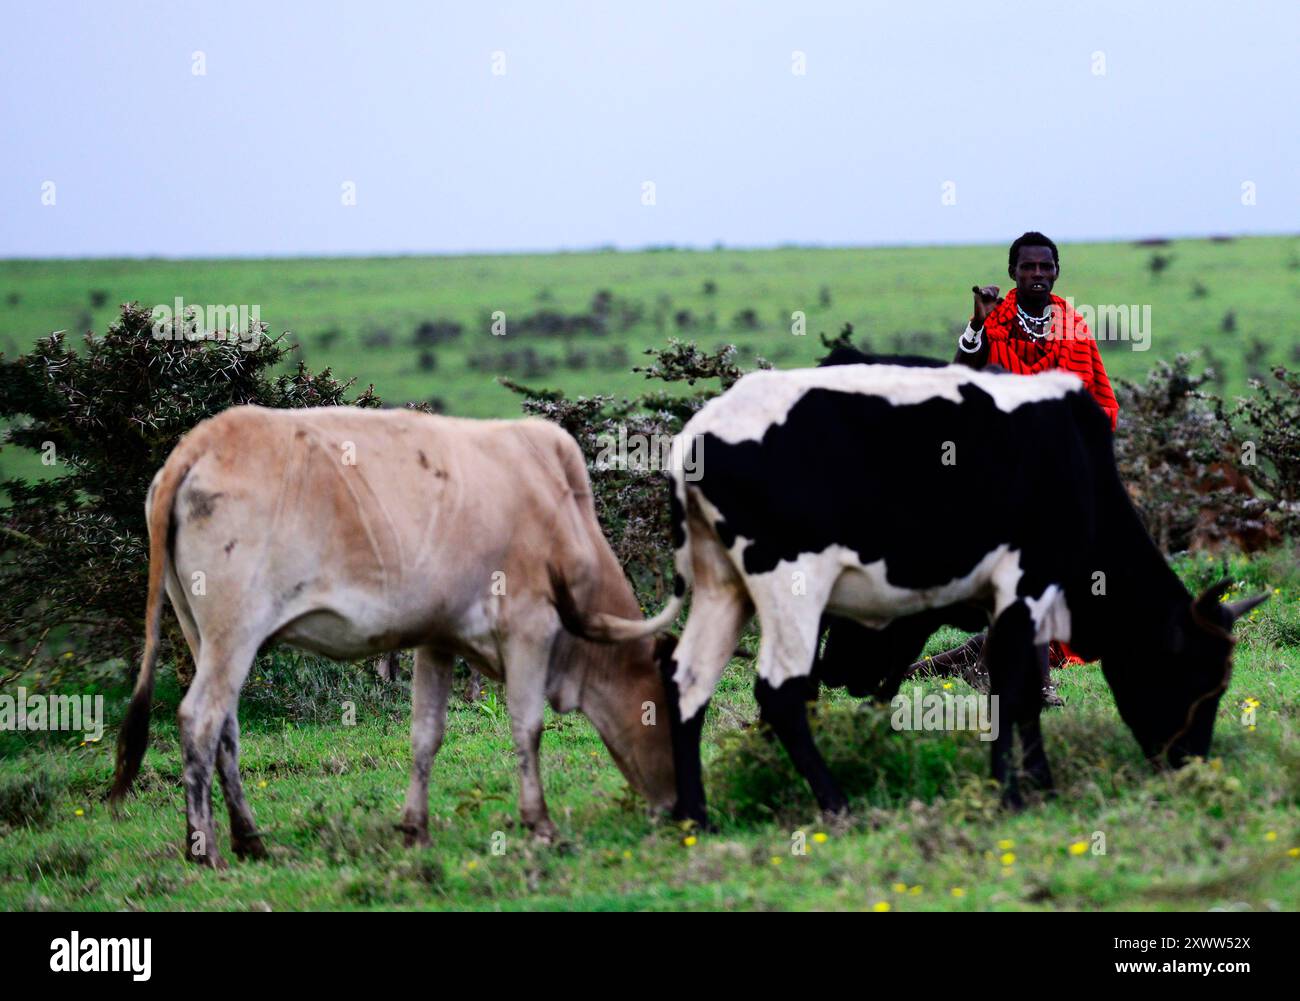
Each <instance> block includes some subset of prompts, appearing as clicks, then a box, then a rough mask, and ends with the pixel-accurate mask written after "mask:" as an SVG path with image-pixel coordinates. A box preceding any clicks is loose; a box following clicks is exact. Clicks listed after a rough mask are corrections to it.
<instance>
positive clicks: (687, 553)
mask: <svg viewBox="0 0 1300 1001" xmlns="http://www.w3.org/2000/svg"><path fill="white" fill-rule="evenodd" d="M691 449H694V450H695V451H694V454H693V455H692V456H690V458H689V461H683V460H684V459H686V458H687V455H688V450H691ZM673 456H674V462H673V471H672V478H673V482H672V490H671V505H672V521H673V534H674V546H675V550H676V551H675V560H676V569H677V574H678V580H677V581H676V586H675V589H674V590H675V594H674V597H673V599H672V601H671V602H670V603H669V605H668V606H667V607H666V608H665V609H664V610H663V612H661V613H660V614H659V615H658V616H656V617H654V618H653V619H649V620H646V621H644V622H633V621H629V620H626V619H621V618H618V617H616V616H611V615H608V614H585V613H583V612H582V611H581V610H580V609H578V608H577V607H575V606H574V604H573V602H572V600H571V598H569V596H568V594H567V591H566V590H565V588H564V582H563V581H561V580H555V581H554V583H555V584H556V585H557V586H556V592H557V605H558V606H559V608H560V612H561V618H562V620H563V621H564V622H565V625H566V627H567V628H569V629H570V630H571V631H574V632H576V633H578V634H579V635H582V636H585V637H587V638H589V639H596V640H604V641H621V640H626V639H632V638H635V637H638V636H644V635H646V634H648V633H651V632H655V631H660V630H663V629H665V628H667V627H668V626H670V625H671V624H672V622H673V621H674V620H675V618H676V616H677V614H678V612H679V611H680V609H681V607H682V603H683V598H684V596H685V592H686V588H687V587H688V586H693V588H694V597H693V603H692V607H691V611H690V615H689V617H688V620H687V623H686V627H685V629H684V631H683V633H682V637H681V640H680V642H679V643H678V645H677V648H676V651H675V654H674V655H673V657H672V661H671V663H670V664H669V665H668V666H667V667H666V674H667V675H668V680H669V682H670V683H669V684H668V686H667V688H668V695H669V699H670V702H672V703H673V705H672V706H671V709H672V712H671V714H670V715H671V720H672V724H673V745H674V754H675V761H676V775H677V783H678V799H677V806H676V812H677V815H679V816H681V817H684V818H689V819H693V820H696V821H698V822H701V823H703V822H705V819H706V814H705V798H704V790H703V784H702V782H701V778H700V758H699V737H700V729H701V724H702V718H703V710H704V708H705V707H706V705H707V704H708V701H709V699H710V697H711V696H712V694H713V690H714V687H715V685H716V684H717V681H718V678H719V676H720V675H721V673H722V670H723V669H724V668H725V666H726V664H727V662H728V660H729V659H730V657H731V655H732V651H733V650H734V649H735V645H736V640H737V638H738V636H739V635H740V632H741V630H742V628H743V627H744V626H745V624H746V623H747V622H748V620H749V619H750V617H751V616H752V615H753V614H754V612H755V611H756V612H757V614H758V617H759V620H760V625H761V631H762V638H761V641H760V646H759V652H758V658H757V665H756V666H757V671H758V676H759V683H758V688H757V691H758V696H759V702H760V706H761V708H762V712H763V716H764V718H765V719H766V720H767V721H768V722H769V723H770V724H771V725H772V726H773V728H774V729H775V731H776V733H777V735H778V736H779V738H780V739H781V741H782V743H783V744H784V745H785V747H786V749H787V751H788V752H789V754H790V756H791V759H792V760H793V762H794V764H795V765H796V767H797V768H798V770H799V771H800V773H801V774H803V775H804V777H805V778H806V779H807V780H808V782H809V784H810V785H811V787H812V789H813V792H814V794H815V795H816V797H817V799H818V802H819V804H820V806H821V807H822V808H823V809H824V810H827V811H840V810H843V809H844V807H845V798H844V796H843V794H842V793H841V792H840V790H839V789H838V787H837V786H836V784H835V782H834V780H833V779H832V777H831V775H830V773H829V771H828V770H827V768H826V765H825V763H824V761H823V760H822V758H821V756H820V755H819V754H818V752H817V749H816V747H815V746H814V745H813V742H812V738H811V735H810V732H809V729H808V722H807V717H806V711H805V698H806V697H807V696H809V695H810V694H813V693H814V692H815V688H812V689H811V691H810V685H815V683H816V681H817V680H818V679H817V678H816V677H815V676H813V671H814V665H815V663H817V658H816V654H817V646H818V638H819V635H820V632H821V628H820V626H821V622H822V617H823V614H826V615H829V616H832V617H834V618H842V619H847V620H850V621H852V622H854V623H856V624H858V625H859V626H861V627H864V628H862V629H860V630H857V631H856V632H855V633H854V634H853V637H854V643H855V644H856V647H855V649H854V650H853V651H852V653H853V655H854V656H853V657H847V656H836V649H835V643H836V636H835V633H834V630H832V635H831V637H830V642H829V644H828V648H827V651H826V654H825V655H824V656H823V658H822V660H821V661H820V662H819V668H820V669H819V673H820V675H821V678H820V680H822V681H825V682H826V683H828V684H847V685H849V686H850V688H851V690H854V691H858V692H859V693H860V694H869V693H870V694H878V695H882V696H885V697H887V696H888V695H889V694H892V691H891V689H896V688H897V683H898V681H897V678H901V672H902V671H903V670H904V669H905V668H906V666H907V665H908V664H909V663H910V662H911V661H912V660H913V659H914V658H915V656H916V654H917V653H918V652H919V651H920V649H921V647H922V645H923V644H924V642H925V640H926V638H927V637H928V636H929V635H930V633H931V632H932V631H933V630H934V629H935V628H936V627H937V626H938V625H940V624H942V623H944V622H953V623H955V624H957V625H961V626H963V627H965V628H968V629H976V628H980V627H982V626H983V625H985V624H988V623H991V630H990V635H989V641H988V649H987V656H988V660H989V673H990V681H991V690H992V694H994V695H997V696H998V697H999V710H1000V724H1001V725H1000V727H999V733H998V736H997V738H996V739H995V740H994V741H993V742H992V751H993V775H994V777H995V778H996V779H997V780H999V781H1000V782H1002V783H1003V786H1004V790H1005V795H1006V799H1007V801H1008V802H1009V803H1010V804H1011V805H1013V806H1014V805H1019V803H1020V802H1021V800H1020V794H1019V790H1018V788H1017V783H1016V777H1015V772H1014V770H1012V769H1011V768H1010V767H1009V764H1010V753H1009V752H1010V751H1011V748H1012V741H1013V732H1014V731H1018V732H1019V733H1020V737H1021V744H1022V751H1023V754H1024V763H1025V770H1026V773H1027V776H1028V778H1029V779H1030V781H1032V782H1033V783H1034V784H1035V785H1037V786H1039V787H1041V788H1044V789H1049V788H1050V787H1051V782H1052V779H1051V773H1050V770H1049V768H1048V763H1047V759H1046V756H1045V755H1044V753H1043V747H1042V740H1041V736H1040V731H1039V720H1038V716H1039V710H1040V697H1039V672H1038V667H1037V662H1036V658H1035V655H1034V648H1035V646H1036V645H1041V644H1044V643H1047V642H1049V641H1050V640H1053V639H1057V640H1065V641H1068V642H1069V643H1070V645H1071V646H1072V647H1073V648H1074V649H1075V650H1076V651H1077V652H1079V653H1080V654H1081V655H1082V656H1084V657H1086V658H1089V659H1095V658H1101V659H1102V669H1103V672H1104V674H1105V676H1106V679H1107V682H1108V683H1109V685H1110V687H1111V690H1112V692H1113V693H1114V696H1115V700H1116V704H1117V705H1118V708H1119V712H1120V715H1121V716H1122V717H1123V719H1124V721H1125V722H1126V723H1127V724H1128V726H1129V728H1130V729H1131V730H1132V732H1133V734H1134V736H1135V737H1136V738H1137V740H1138V742H1139V743H1140V745H1141V746H1142V748H1143V750H1144V751H1145V753H1146V754H1147V755H1148V756H1149V757H1150V758H1151V759H1153V760H1155V761H1160V762H1166V761H1167V762H1169V763H1171V764H1174V765H1178V764H1181V763H1182V761H1183V760H1184V759H1185V758H1186V757H1187V756H1189V755H1205V754H1206V753H1207V752H1208V750H1209V746H1210V738H1211V733H1212V729H1213V723H1214V716H1215V712H1216V709H1217V706H1218V701H1219V697H1220V696H1221V695H1222V693H1223V692H1224V690H1225V689H1226V688H1227V685H1228V681H1229V677H1230V673H1231V652H1232V645H1233V640H1232V636H1231V631H1230V630H1231V627H1232V622H1233V620H1234V618H1235V617H1236V616H1237V615H1240V614H1241V613H1242V612H1244V611H1245V610H1246V607H1249V605H1250V604H1253V603H1254V602H1251V603H1244V602H1243V603H1241V606H1244V607H1232V606H1228V605H1225V604H1223V603H1221V602H1220V601H1219V598H1220V595H1221V594H1222V593H1223V586H1222V585H1220V586H1219V587H1217V588H1215V589H1212V590H1211V591H1210V592H1207V593H1206V594H1205V595H1203V596H1202V597H1201V598H1200V599H1197V600H1193V599H1192V597H1191V595H1190V594H1188V592H1187V591H1186V589H1185V588H1184V587H1183V585H1182V584H1181V582H1180V581H1179V580H1178V578H1177V576H1176V575H1175V574H1174V573H1173V572H1172V571H1171V570H1170V569H1169V567H1168V565H1167V564H1166V563H1165V560H1164V558H1163V557H1162V556H1161V554H1160V552H1159V551H1158V550H1157V549H1156V547H1155V545H1154V544H1153V543H1152V541H1151V539H1150V537H1149V536H1148V535H1147V533H1146V531H1145V530H1144V529H1143V527H1142V524H1141V522H1140V521H1139V519H1138V516H1137V514H1136V512H1135V511H1134V509H1133V506H1132V504H1131V503H1130V501H1129V498H1128V495H1127V493H1126V492H1125V490H1124V487H1123V485H1122V484H1121V482H1120V480H1119V476H1118V474H1117V472H1116V469H1115V462H1114V457H1113V452H1112V446H1111V431H1110V426H1109V423H1108V421H1107V420H1106V418H1105V416H1104V415H1103V414H1102V412H1101V411H1100V410H1099V409H1098V407H1097V405H1096V404H1095V403H1094V402H1093V400H1092V398H1091V397H1090V396H1089V395H1088V393H1087V392H1086V391H1085V390H1084V388H1083V386H1082V384H1081V383H1080V382H1079V380H1078V379H1077V378H1075V377H1074V376H1073V375H1070V374H1068V373H1064V372H1047V373H1043V374H1039V375H1034V376H1017V375H1008V374H1002V373H990V372H978V371H973V370H971V369H969V368H966V367H964V366H939V367H915V366H913V367H908V366H903V365H895V364H861V365H859V364H850V365H838V366H835V367H828V368H817V369H801V370H793V371H760V372H754V373H751V374H749V375H746V376H745V377H744V378H742V379H741V380H740V381H738V382H737V383H736V384H735V385H734V386H733V387H732V388H731V389H730V390H728V391H727V392H726V393H724V394H722V395H721V396H719V397H717V398H715V399H714V400H711V401H710V402H709V403H708V404H706V405H705V406H704V407H703V408H702V409H701V410H700V412H699V413H698V414H697V415H696V416H695V417H694V418H692V419H691V421H690V422H689V423H688V424H687V425H686V427H685V428H684V429H683V431H682V433H681V434H680V435H679V436H678V437H677V438H676V439H675V441H674V449H673ZM688 471H689V472H688ZM1258 600H1262V599H1255V601H1258ZM864 637H865V638H866V639H865V642H864ZM864 655H868V656H869V657H870V658H871V662H868V663H862V662H861V661H860V660H859V661H858V663H857V665H856V669H857V671H859V672H861V674H860V676H859V677H856V678H855V677H854V663H853V662H854V660H856V659H857V658H860V657H862V656H864Z"/></svg>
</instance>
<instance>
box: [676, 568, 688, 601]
mask: <svg viewBox="0 0 1300 1001" xmlns="http://www.w3.org/2000/svg"><path fill="white" fill-rule="evenodd" d="M673 596H674V597H677V598H682V597H685V596H686V579H685V578H684V577H683V576H682V575H681V574H679V573H675V574H673Z"/></svg>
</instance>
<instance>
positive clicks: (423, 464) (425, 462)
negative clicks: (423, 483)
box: [415, 449, 429, 469]
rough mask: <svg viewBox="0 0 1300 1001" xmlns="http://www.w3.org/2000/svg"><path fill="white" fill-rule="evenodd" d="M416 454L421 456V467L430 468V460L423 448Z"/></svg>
mask: <svg viewBox="0 0 1300 1001" xmlns="http://www.w3.org/2000/svg"><path fill="white" fill-rule="evenodd" d="M415 454H416V455H418V456H419V457H420V468H421V469H428V468H429V460H428V459H427V458H425V455H424V451H423V450H422V449H421V450H419V451H417V452H416V453H415Z"/></svg>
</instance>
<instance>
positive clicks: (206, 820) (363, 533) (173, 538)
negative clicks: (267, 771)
mask: <svg viewBox="0 0 1300 1001" xmlns="http://www.w3.org/2000/svg"><path fill="white" fill-rule="evenodd" d="M145 506H146V513H147V517H148V523H149V534H150V550H149V598H148V607H147V613H146V614H147V631H146V646H145V654H144V661H143V666H142V668H141V671H140V676H139V680H138V681H137V683H136V688H135V694H134V697H133V699H132V701H131V706H130V709H129V710H128V713H127V716H126V720H125V722H124V723H123V725H122V730H121V733H120V735H119V740H118V759H117V774H116V777H115V781H114V785H113V790H112V792H111V794H110V798H111V800H112V801H113V802H114V803H115V804H116V803H117V802H119V801H120V800H121V799H122V797H123V796H124V795H125V794H126V792H127V791H128V789H129V788H130V785H131V782H132V780H133V779H134V777H135V775H136V773H137V771H138V770H139V766H140V761H141V758H142V757H143V755H144V751H145V745H146V742H147V739H148V726H149V707H150V700H151V693H152V690H153V681H154V667H155V663H156V660H157V656H158V635H159V624H160V618H161V615H162V606H163V594H164V590H165V591H166V595H167V597H168V598H170V600H171V604H172V607H173V609H175V611H176V615H177V617H178V618H179V620H180V623H181V627H182V629H183V631H184V634H185V638H186V640H187V641H188V643H189V647H190V650H191V652H192V653H193V655H194V660H195V662H196V665H197V670H196V674H195V678H194V682H193V684H192V685H191V686H190V689H189V692H188V694H187V695H186V696H185V698H184V700H183V701H182V703H181V707H180V731H181V753H182V756H183V766H184V771H183V781H184V789H185V801H186V813H187V817H188V827H189V835H190V840H189V842H188V843H187V851H188V854H190V856H191V857H193V858H194V859H195V860H196V861H202V862H206V863H207V864H210V865H213V866H216V865H220V864H221V861H220V856H219V854H218V852H217V850H216V842H215V839H214V837H213V822H212V812H211V803H210V789H211V779H212V770H213V766H214V764H215V766H216V768H217V771H218V774H219V776H220V779H221V785H222V788H223V789H224V791H225V798H226V802H227V804H228V806H229V810H230V823H231V843H232V848H233V849H234V851H235V852H236V853H237V854H240V855H250V854H251V855H255V856H260V855H262V854H264V848H263V845H262V843H261V839H260V838H259V836H258V833H257V830H256V827H255V825H254V822H253V815H252V812H251V810H250V809H249V807H248V804H247V803H246V802H245V799H244V793H243V790H242V787H241V783H240V777H239V723H238V720H237V716H236V706H237V702H238V698H239V690H240V686H241V685H242V684H243V682H244V679H245V677H246V676H247V674H248V671H249V668H250V666H251V665H252V663H253V658H254V656H255V655H256V654H257V651H258V649H259V648H260V647H262V646H263V644H265V643H268V642H272V641H281V642H285V643H289V644H291V645H294V646H297V647H301V648H303V649H306V650H310V651H314V652H316V653H321V654H325V655H326V656H329V657H334V658H338V659H341V660H353V659H358V658H362V657H368V656H372V655H374V654H377V653H380V652H383V651H386V650H395V649H402V648H408V647H414V648H415V649H416V657H415V667H414V672H413V701H414V708H413V712H412V718H411V744H412V749H413V757H414V762H413V767H412V772H411V782H410V787H409V790H408V793H407V799H406V805H405V809H404V811H403V814H402V826H403V828H404V830H405V831H406V833H407V838H408V840H409V841H427V839H428V780H429V769H430V766H431V764H432V761H433V758H434V755H435V754H436V753H437V750H438V747H439V745H440V744H441V742H442V737H443V731H444V727H445V724H446V710H447V697H448V693H449V691H450V688H451V681H452V661H453V658H454V656H456V655H460V656H463V657H465V658H466V659H467V660H468V661H470V663H471V664H473V665H474V666H475V667H477V668H478V669H479V670H481V671H483V672H484V673H485V674H487V675H489V676H490V677H492V678H494V679H498V680H501V679H503V680H504V681H505V684H506V690H507V695H508V702H509V709H510V717H511V728H512V730H513V734H514V741H515V747H516V750H517V752H518V756H519V770H520V778H521V790H520V804H519V808H520V813H521V814H522V816H523V820H524V823H525V824H526V825H527V826H529V827H530V828H532V829H533V830H534V831H535V832H537V833H538V834H539V835H542V836H549V835H550V834H551V833H552V832H553V830H554V827H553V825H552V823H551V821H550V819H549V817H548V814H547V809H546V803H545V800H544V799H543V795H542V783H541V775H540V769H539V765H538V746H539V740H540V737H541V731H542V711H543V706H544V703H545V702H546V701H548V700H549V702H550V704H551V706H552V707H553V708H554V709H556V710H557V711H561V712H567V711H570V710H573V709H581V710H582V711H583V712H584V713H585V714H586V715H587V716H588V717H589V718H590V719H591V721H592V723H593V724H594V725H595V727H596V729H597V730H598V731H599V733H600V735H601V737H602V739H603V740H604V741H605V745H606V746H607V747H608V748H609V751H610V753H611V755H612V756H613V757H614V760H615V761H616V762H617V764H618V766H619V768H620V769H622V771H623V773H624V775H625V776H626V777H627V779H628V781H629V782H630V783H631V784H632V785H633V786H634V787H635V788H637V789H638V790H639V791H640V792H642V793H643V794H644V795H645V796H646V797H647V799H649V800H650V801H651V803H653V804H655V805H659V806H668V805H670V804H671V802H672V798H673V777H672V775H673V773H672V750H671V744H670V741H669V734H668V727H666V726H663V725H660V726H654V725H645V724H644V723H643V719H653V717H652V716H651V714H649V713H647V711H646V706H647V704H648V703H654V704H655V705H661V704H662V703H663V698H664V694H663V693H664V687H663V682H662V679H661V676H660V669H659V667H658V665H657V661H656V653H655V643H654V642H653V641H652V640H650V639H649V638H647V639H645V640H643V641H640V642H636V643H634V644H632V645H630V646H627V647H625V648H618V647H610V646H605V645H594V644H591V643H587V642H584V641H582V640H578V639H576V638H574V637H573V636H571V635H570V634H568V633H567V632H565V631H564V630H563V629H562V628H561V627H560V623H559V619H558V617H557V615H556V612H555V607H554V602H553V599H552V595H551V592H550V582H549V578H548V573H547V568H548V567H560V568H563V572H564V574H565V576H566V580H569V581H573V582H576V583H577V588H578V590H579V591H580V594H579V595H578V596H577V600H580V601H582V602H584V603H586V602H593V603H594V607H599V608H602V609H603V610H604V611H606V612H608V613H610V614H614V615H618V616H625V617H627V616H636V615H639V614H640V610H639V607H638V605H637V602H636V599H635V597H634V596H633V593H632V589H631V587H630V586H629V585H628V583H627V580H626V578H625V577H624V576H623V572H622V570H621V568H620V567H619V565H618V562H617V560H616V559H615V557H614V554H613V551H612V550H611V549H610V548H609V545H608V544H607V543H606V541H605V538H604V536H603V535H602V534H601V531H600V526H599V525H598V524H597V522H596V516H595V510H594V508H593V506H592V498H591V489H590V484H589V482H588V479H587V470H586V466H585V464H584V462H583V457H582V454H581V452H580V451H579V449H578V446H577V444H576V443H575V442H574V441H573V439H572V438H571V437H569V435H568V434H566V433H565V432H564V431H562V430H561V429H560V428H558V427H556V426H555V425H552V424H549V423H547V422H545V421H541V420H523V421H473V420H458V419H454V418H448V417H435V416H430V415H425V414H418V413H413V412H410V411H401V410H397V411H367V410H355V409H352V408H346V407H337V408H335V407H330V408H322V409H315V410H290V411H281V410H265V409H261V408H258V407H236V408H233V409H231V410H228V411H226V412H225V413H223V414H221V415H219V416H217V417H215V418H212V419H211V420H207V421H204V422H203V423H202V424H200V425H198V426H197V427H196V428H195V429H194V430H193V431H191V432H190V433H189V434H188V435H186V436H185V438H184V439H183V440H182V441H181V443H180V444H179V445H177V447H176V449H175V450H174V451H173V452H172V454H171V456H170V457H169V458H168V460H167V462H166V464H165V465H164V466H163V468H162V470H161V471H159V473H158V475H157V476H156V477H155V478H154V481H153V484H152V486H151V487H150V490H149V496H148V498H147V500H146V505H145ZM196 849H199V850H196Z"/></svg>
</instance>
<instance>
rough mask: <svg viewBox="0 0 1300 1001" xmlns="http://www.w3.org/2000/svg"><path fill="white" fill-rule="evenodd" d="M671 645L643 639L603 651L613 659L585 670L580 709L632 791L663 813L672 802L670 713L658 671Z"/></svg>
mask: <svg viewBox="0 0 1300 1001" xmlns="http://www.w3.org/2000/svg"><path fill="white" fill-rule="evenodd" d="M673 642H674V641H673V640H672V638H671V637H663V638H660V639H649V638H647V639H641V640H636V641H631V642H627V643H620V644H617V645H616V646H607V647H603V648H601V649H603V650H604V651H608V652H609V653H610V654H612V655H613V656H612V658H611V659H610V660H608V661H607V662H606V665H602V666H601V667H592V668H589V669H588V671H587V676H586V680H585V682H584V684H583V686H582V693H581V695H580V696H579V703H578V706H579V708H580V709H581V710H582V712H583V714H584V715H586V717H587V718H588V719H589V720H591V722H592V725H593V726H595V728H596V730H597V732H598V733H599V734H600V737H601V740H603V741H604V742H605V746H606V747H607V748H608V749H609V753H610V756H611V757H612V758H613V759H614V763H615V764H617V765H618V767H619V770H620V771H621V772H622V773H623V775H624V777H625V778H626V779H627V780H628V782H629V783H630V784H631V786H632V788H633V789H635V790H636V791H637V792H639V793H640V794H641V795H642V796H644V797H645V798H646V799H647V800H648V801H649V802H650V805H651V806H654V807H656V808H662V809H668V808H670V807H671V806H672V805H673V801H674V799H675V798H676V785H675V782H674V773H673V747H672V730H671V723H670V720H669V715H670V713H669V706H668V703H667V701H666V696H665V694H664V683H663V678H662V676H661V674H660V669H659V664H660V661H661V660H662V659H663V658H664V657H665V656H667V655H668V653H670V650H669V647H670V645H671V644H672V643H673Z"/></svg>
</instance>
